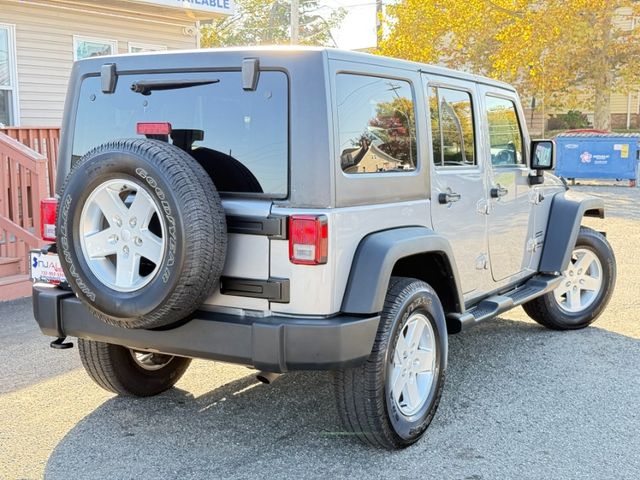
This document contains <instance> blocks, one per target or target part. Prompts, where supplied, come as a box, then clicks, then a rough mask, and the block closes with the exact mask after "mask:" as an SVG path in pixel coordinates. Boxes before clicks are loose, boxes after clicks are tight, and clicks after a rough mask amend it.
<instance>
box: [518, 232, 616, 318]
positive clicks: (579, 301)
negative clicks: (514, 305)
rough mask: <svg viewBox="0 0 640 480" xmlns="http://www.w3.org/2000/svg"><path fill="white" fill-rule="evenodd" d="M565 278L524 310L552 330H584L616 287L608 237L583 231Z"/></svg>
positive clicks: (613, 263) (524, 306) (564, 275)
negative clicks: (556, 286)
mask: <svg viewBox="0 0 640 480" xmlns="http://www.w3.org/2000/svg"><path fill="white" fill-rule="evenodd" d="M587 263H588V265H587ZM562 275H563V279H562V283H561V284H560V286H559V287H558V288H556V290H555V291H553V292H549V293H547V294H545V295H543V296H541V297H538V298H535V299H533V300H531V301H530V302H527V303H525V304H524V305H522V308H523V309H524V311H525V312H526V314H527V315H529V317H531V318H532V319H533V320H535V321H536V322H538V323H539V324H540V325H543V326H545V327H547V328H550V329H553V330H577V329H580V328H585V327H586V326H588V325H590V324H592V323H593V322H594V321H595V320H596V319H597V318H598V317H599V316H600V314H601V313H602V311H603V310H604V309H605V307H606V306H607V304H608V303H609V299H610V298H611V294H612V293H613V289H614V286H615V283H616V259H615V256H614V254H613V250H612V248H611V245H609V242H607V239H606V238H605V236H604V235H602V234H601V233H598V232H596V231H595V230H592V229H591V228H587V227H580V232H579V234H578V238H577V240H576V245H575V247H574V249H573V253H572V256H571V262H570V265H569V268H568V269H567V270H565V271H564V272H563V274H562ZM586 286H588V287H589V288H590V289H587V288H584V287H586Z"/></svg>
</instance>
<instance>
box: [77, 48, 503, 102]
mask: <svg viewBox="0 0 640 480" xmlns="http://www.w3.org/2000/svg"><path fill="white" fill-rule="evenodd" d="M211 53H225V54H236V55H242V54H244V55H254V56H255V55H258V54H261V53H262V54H269V56H270V57H272V58H273V57H274V56H277V55H278V54H282V55H286V56H287V57H291V56H292V55H293V56H295V55H302V56H306V55H307V54H312V55H318V54H322V55H325V56H326V57H327V58H329V59H334V60H341V61H346V62H354V63H363V64H369V65H380V66H384V67H389V68H399V69H403V70H410V71H414V72H415V71H422V72H425V73H430V74H433V75H440V76H445V77H451V78H456V79H460V80H467V81H471V82H476V83H482V84H486V85H492V86H496V87H500V88H503V89H506V90H510V91H515V89H514V87H513V86H511V85H509V84H508V83H505V82H502V81H499V80H494V79H491V78H488V77H484V76H481V75H476V74H474V73H469V72H464V71H460V70H453V69H450V68H446V67H440V66H436V65H431V64H426V63H418V62H413V61H410V60H402V59H399V58H391V57H385V56H382V55H374V54H371V53H366V52H356V51H352V50H342V49H337V48H329V47H307V46H255V47H225V48H202V49H195V50H168V51H161V52H143V53H134V54H120V55H108V56H102V57H93V58H87V59H83V60H79V61H78V62H79V63H82V64H84V65H86V66H89V65H90V64H100V65H102V64H103V63H105V60H109V59H111V60H118V59H125V58H127V59H130V58H132V57H138V58H141V57H149V58H152V57H156V56H180V55H185V54H188V55H189V56H199V55H210V54H211ZM127 63H129V62H127ZM96 66H97V65H96ZM98 68H99V67H98Z"/></svg>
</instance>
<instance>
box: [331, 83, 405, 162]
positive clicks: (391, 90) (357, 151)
mask: <svg viewBox="0 0 640 480" xmlns="http://www.w3.org/2000/svg"><path fill="white" fill-rule="evenodd" d="M336 97H337V107H338V108H337V110H338V132H339V141H340V165H341V167H342V171H343V172H345V173H352V174H363V173H364V174H366V173H382V172H407V171H413V170H415V169H416V165H417V150H416V148H417V144H416V122H415V110H414V102H413V92H412V89H411V84H410V83H409V82H407V81H404V80H395V79H390V78H381V77H370V76H366V75H352V74H339V75H338V76H337V78H336Z"/></svg>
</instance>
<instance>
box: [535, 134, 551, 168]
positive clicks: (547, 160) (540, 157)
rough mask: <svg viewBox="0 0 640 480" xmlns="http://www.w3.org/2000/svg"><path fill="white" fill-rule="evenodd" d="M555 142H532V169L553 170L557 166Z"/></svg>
mask: <svg viewBox="0 0 640 480" xmlns="http://www.w3.org/2000/svg"><path fill="white" fill-rule="evenodd" d="M555 155H556V149H555V142H554V141H553V140H532V141H531V169H532V170H552V169H553V167H554V166H555V159H556V158H555Z"/></svg>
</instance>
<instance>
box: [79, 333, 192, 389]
mask: <svg viewBox="0 0 640 480" xmlns="http://www.w3.org/2000/svg"><path fill="white" fill-rule="evenodd" d="M78 351H79V352H80V360H82V365H83V366H84V369H85V370H86V372H87V374H89V376H90V377H91V379H92V380H93V381H94V382H96V383H97V384H98V385H99V386H101V387H102V388H104V389H105V390H107V391H109V392H113V393H117V394H119V395H129V396H136V397H149V396H152V395H157V394H159V393H162V392H164V391H165V390H168V389H169V388H171V387H173V386H174V385H175V384H176V382H177V381H178V380H180V378H181V377H182V375H183V374H184V372H185V371H186V370H187V367H188V366H189V364H190V363H191V359H190V358H184V357H175V356H171V355H164V354H157V353H146V352H136V351H134V350H132V349H129V348H127V347H122V346H120V345H113V344H110V343H104V342H95V341H93V340H84V339H82V338H79V339H78Z"/></svg>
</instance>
